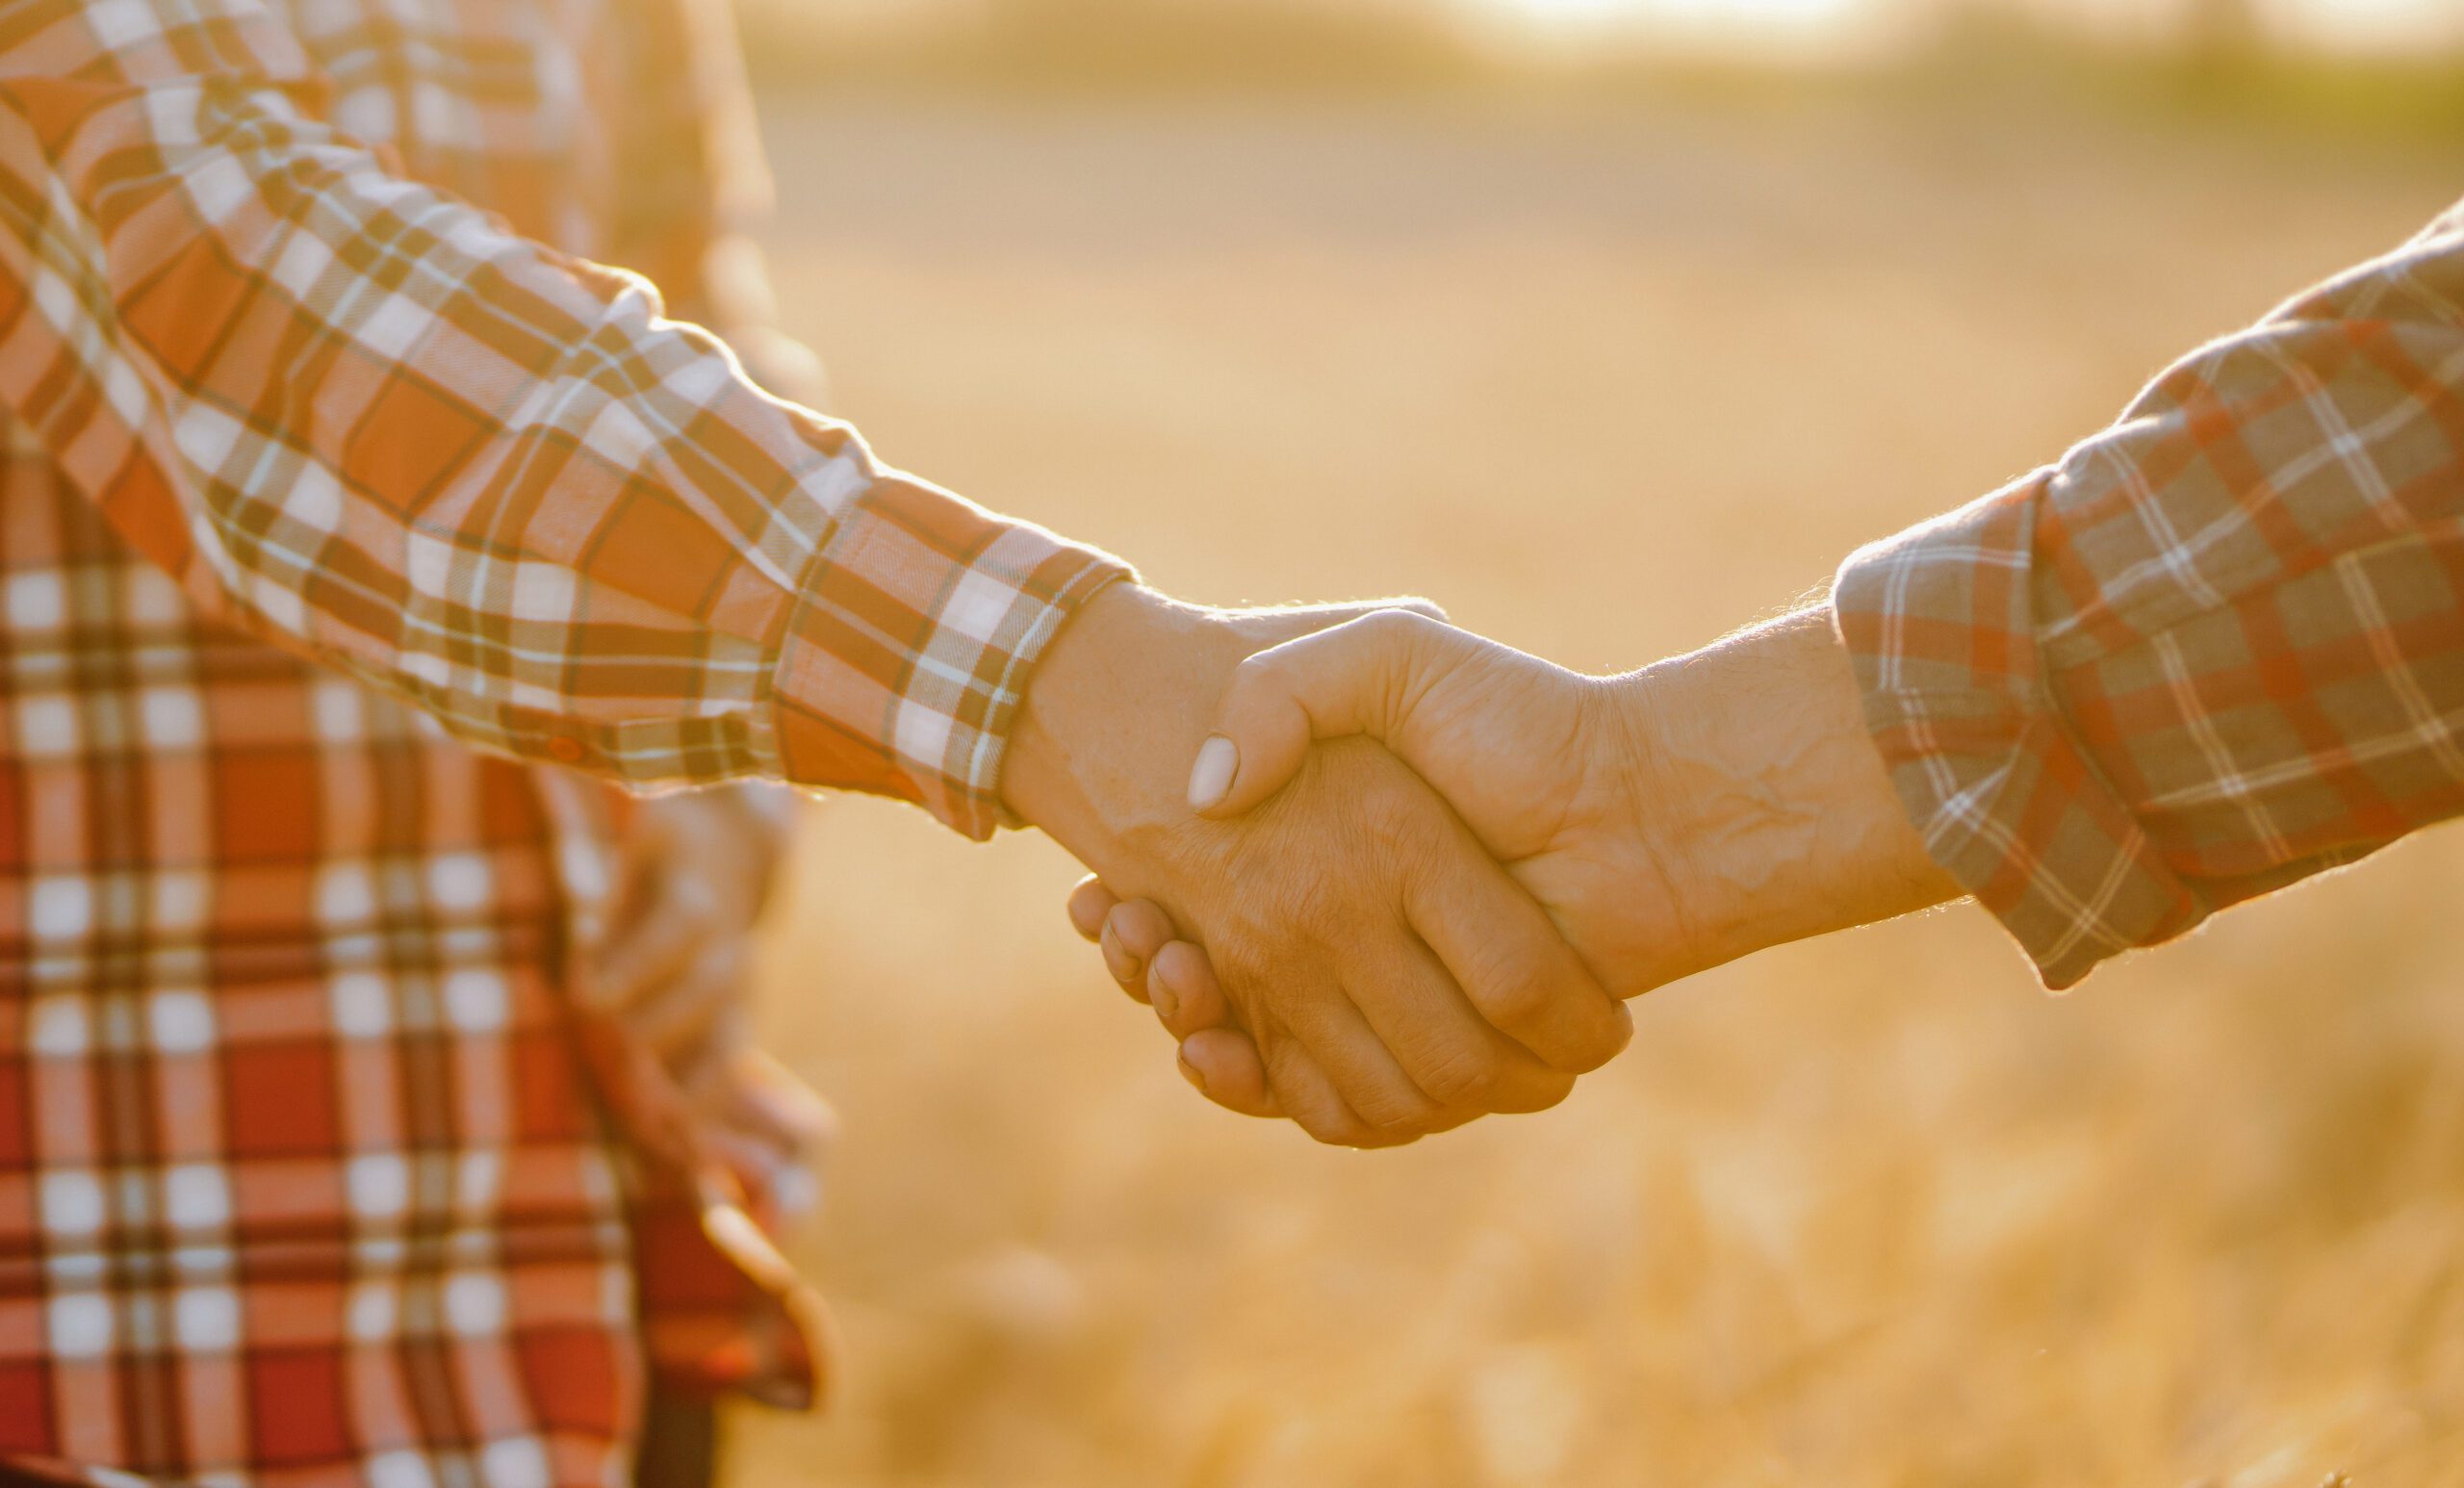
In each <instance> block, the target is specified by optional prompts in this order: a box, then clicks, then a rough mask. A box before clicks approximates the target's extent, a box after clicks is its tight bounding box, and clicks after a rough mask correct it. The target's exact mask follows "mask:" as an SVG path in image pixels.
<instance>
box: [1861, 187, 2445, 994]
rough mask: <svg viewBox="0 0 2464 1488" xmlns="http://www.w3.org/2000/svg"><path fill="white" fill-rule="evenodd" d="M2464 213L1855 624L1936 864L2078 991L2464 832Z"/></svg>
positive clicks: (2302, 303)
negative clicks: (2199, 934) (2161, 951)
mask: <svg viewBox="0 0 2464 1488" xmlns="http://www.w3.org/2000/svg"><path fill="white" fill-rule="evenodd" d="M2460 393H2464V215H2459V214H2457V213H2451V214H2450V215H2449V216H2447V217H2445V218H2441V219H2440V220H2439V221H2438V222H2437V223H2435V224H2433V226H2432V227H2431V229H2430V230H2429V231H2427V232H2425V233H2424V234H2423V235H2422V236H2420V237H2418V238H2416V239H2415V240H2413V242H2411V243H2410V244H2406V245H2405V246H2404V247H2402V248H2400V249H2399V250H2397V251H2396V252H2394V253H2391V254H2389V255H2387V256H2385V257H2383V258H2380V259H2377V260H2375V261H2373V262H2371V263H2368V264H2365V265H2362V266H2361V267H2359V268H2357V269H2352V270H2350V271H2349V272H2347V273H2345V274H2342V275H2340V276H2338V277H2337V278H2335V279H2332V280H2330V281H2328V282H2327V283H2325V284H2323V285H2321V286H2319V287H2318V288H2316V289H2313V290H2311V291H2309V292H2307V293H2305V294H2303V295H2300V296H2299V297H2297V298H2296V299H2295V300H2293V301H2292V302H2290V303H2288V304H2286V305H2285V306H2283V307H2282V308H2280V309H2278V310H2277V311H2275V312H2274V313H2273V314H2271V315H2270V316H2269V317H2268V318H2267V319H2265V320H2264V321H2260V322H2259V323H2258V324H2256V325H2255V326H2252V327H2251V328H2250V329H2248V330H2246V331H2244V332H2242V333H2241V334H2239V335H2236V336H2232V337H2229V338H2227V339H2225V340H2223V341H2220V342H2218V343H2215V344H2214V345H2212V346H2207V347H2205V348H2203V349H2201V350H2199V351H2197V352H2195V353H2194V354H2193V355H2191V356H2190V357H2188V358H2186V359H2185V360H2183V361H2182V362H2180V363H2178V364H2177V365H2175V366H2174V367H2173V368H2171V369H2170V370H2169V371H2168V372H2166V373H2165V374H2164V375H2163V376H2162V377H2161V378H2159V379H2158V381H2157V382H2156V383H2155V384H2154V385H2153V386H2152V387H2150V388H2149V389H2148V390H2147V391H2146V392H2145V393H2144V394H2143V395H2142V396H2141V397H2140V398H2139V399H2138V401H2137V402H2136V403H2135V404H2133V405H2132V407H2131V408H2130V409H2129V410H2128V411H2127V412H2126V413H2125V414H2124V415H2123V416H2122V418H2121V420H2120V422H2119V423H2116V424H2114V425H2113V426H2112V427H2111V428H2109V429H2106V430H2105V431H2104V432H2102V433H2100V434H2098V435H2096V436H2095V437H2093V438H2092V439H2090V440H2088V441H2086V442H2085V443H2083V444H2081V445H2079V446H2078V447H2076V448H2075V449H2071V450H2070V451H2069V452H2068V453H2067V454H2066V455H2065V456H2064V457H2063V458H2062V460H2061V461H2060V463H2058V464H2056V465H2053V466H2050V467H2048V468H2046V469H2043V470H2040V471H2038V472H2036V473H2035V474H2033V475H2028V476H2026V477H2025V478H2023V479H2021V480H2019V481H2017V482H2016V483H2015V484H2013V485H2011V486H2009V487H2008V488H2006V489H2004V490H2002V491H2000V492H1997V493H1995V494H1993V495H1991V496H1989V497H1986V498H1985V499H1983V500H1979V501H1977V502H1975V503H1974V504H1972V505H1970V506H1967V507H1965V508H1963V509H1962V510H1959V511H1955V512H1952V513H1950V514H1949V515H1947V516H1945V517H1943V518H1941V519H1939V520H1938V521H1935V522H1931V523H1928V524H1925V525H1923V526H1918V527H1916V528H1914V529H1912V530H1911V531H1908V532H1904V533H1902V534H1900V535H1899V536H1897V537H1894V538H1891V539H1889V540H1887V541H1886V542H1882V543H1879V544H1876V545H1874V546H1872V547H1869V548H1866V549H1864V550H1863V551H1861V552H1858V553H1857V554H1855V555H1854V556H1852V557H1851V558H1850V559H1849V561H1848V563H1847V565H1846V566H1845V567H1844V568H1843V569H1842V570H1841V572H1840V575H1839V579H1838V583H1837V585H1836V587H1835V592H1834V601H1833V603H1834V608H1835V616H1836V620H1837V624H1838V627H1839V631H1840V634H1841V637H1842V639H1843V640H1844V641H1845V642H1846V644H1847V646H1848V648H1849V650H1850V652H1851V654H1853V656H1854V659H1855V665H1856V669H1857V673H1858V678H1859V680H1860V683H1861V686H1862V688H1863V692H1864V702H1865V714H1866V720H1867V723H1868V725H1869V727H1870V729H1871V731H1872V733H1873V737H1874V739H1875V742H1876V743H1877V744H1878V745H1879V746H1880V747H1881V750H1882V753H1883V756H1884V757H1885V760H1886V763H1887V764H1888V766H1889V769H1890V772H1891V775H1892V778H1893V780H1894V782H1896V784H1897V786H1898V789H1899V792H1900V794H1901V796H1902V797H1903V799H1904V800H1905V802H1906V804H1907V806H1908V808H1909V811H1910V813H1911V814H1912V818H1913V819H1914V821H1915V822H1916V824H1917V826H1918V827H1919V829H1920V830H1921V831H1922V832H1923V834H1924V837H1925V840H1926V843H1927V845H1928V847H1929V848H1930V849H1931V851H1932V852H1933V854H1934V856H1935V858H1936V859H1938V861H1939V862H1940V863H1941V864H1942V866H1943V867H1944V868H1945V869H1946V870H1948V871H1949V872H1950V873H1951V874H1953V875H1954V876H1955V877H1957V878H1958V879H1959V880H1960V881H1961V883H1963V885H1965V886H1966V887H1967V888H1968V889H1969V890H1970V891H1971V892H1972V893H1973V894H1975V896H1976V897H1977V898H1978V900H1980V901H1981V902H1982V903H1983V904H1984V905H1985V906H1986V907H1987V908H1988V909H1989V910H1990V911H1993V913H1994V914H1996V915H1997V916H1999V917H2000V918H2001V920H2002V921H2003V923H2004V924H2005V925H2006V926H2008V927H2009V929H2010V930H2011V932H2012V934H2013V935H2014V936H2016V937H2017V939H2018V940H2019V942H2020V944H2021V945H2022V946H2024V947H2025V948H2026V950H2027V952H2028V954H2029V956H2030V957H2031V958H2032V959H2034V961H2035V962H2037V964H2038V966H2039V968H2040V971H2041V973H2042V975H2043V977H2044V979H2045V981H2046V983H2047V985H2049V986H2052V987H2056V988H2060V987H2066V986H2069V985H2070V984H2072V983H2074V982H2076V981H2078V980H2079V979H2080V978H2081V977H2082V976H2084V975H2086V974H2087V972H2088V970H2089V969H2090V968H2091V967H2092V966H2093V965H2094V964H2096V963H2097V962H2099V961H2101V960H2103V959H2105V958H2107V957H2110V956H2113V955H2115V954H2116V953H2117V952H2120V951H2123V950H2126V949H2129V948H2131V947H2135V946H2142V945H2149V944H2153V943H2155V942H2157V941H2160V940H2164V939H2167V938H2169V937H2171V936H2177V935H2180V934H2182V933H2184V932H2185V931H2188V930H2190V929H2191V928H2192V927H2194V926H2195V925H2197V924H2198V923H2199V922H2200V921H2201V920H2203V919H2204V918H2206V917H2207V916H2208V915H2209V914H2211V913H2213V912H2214V911H2216V910H2218V909H2220V908H2222V907H2223V906H2226V905H2229V904H2232V903H2234V902H2236V901H2238V900H2242V899H2246V898H2248V897H2250V896H2252V895H2254V894H2258V893H2262V892H2265V891H2267V890H2269V889H2271V888H2275V887H2278V886H2281V885H2286V884H2289V883H2292V882H2294V881H2295V880H2297V879H2300V878H2303V877H2305V876H2307V875H2309V874H2313V873H2316V872H2319V871H2320V870H2322V869H2323V868H2327V867H2331V866H2334V865H2336V864H2339V863H2345V862H2349V861H2351V860H2352V859H2357V858H2359V857H2361V856H2363V855H2364V854H2367V853H2369V852H2371V851H2373V850H2374V849H2375V848H2378V847H2380V846H2383V845H2384V844H2386V843H2388V842H2390V841H2393V840H2394V839H2396V838H2397V837H2399V836H2401V835H2403V834H2406V833H2408V832H2410V831H2412V830H2414V829H2416V828H2418V827H2421V826H2424V825H2425V824H2427V823H2430V822H2434V821H2438V820H2440V819H2442V818H2444V817H2447V816H2451V815H2453V814H2455V813H2456V812H2457V811H2458V810H2459V809H2464V463H2459V457H2464V396H2459V394H2460Z"/></svg>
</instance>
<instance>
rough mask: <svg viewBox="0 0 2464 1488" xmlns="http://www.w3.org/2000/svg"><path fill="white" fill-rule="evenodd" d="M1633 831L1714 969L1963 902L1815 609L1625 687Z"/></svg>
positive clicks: (1821, 612)
mask: <svg viewBox="0 0 2464 1488" xmlns="http://www.w3.org/2000/svg"><path fill="white" fill-rule="evenodd" d="M1612 686H1613V689H1614V691H1615V693H1616V694H1617V696H1618V697H1619V698H1620V700H1621V704H1622V706H1624V708H1625V709H1626V710H1627V712H1628V715H1629V718H1630V736H1631V737H1633V738H1634V739H1636V740H1637V749H1636V751H1635V766H1634V768H1635V770H1636V772H1637V774H1636V779H1635V781H1634V783H1633V787H1632V788H1633V790H1634V792H1635V795H1636V812H1637V821H1638V822H1639V824H1640V828H1641V830H1642V831H1644V832H1646V833H1648V834H1650V835H1651V836H1652V838H1653V839H1654V840H1655V843H1656V844H1657V846H1656V848H1655V852H1654V855H1653V857H1654V859H1655V861H1656V862H1657V863H1658V864H1659V865H1660V870H1661V871H1662V872H1663V873H1665V874H1666V875H1667V876H1668V877H1669V878H1670V880H1671V883H1670V884H1669V885H1668V886H1669V889H1670V891H1671V893H1672V894H1673V895H1674V896H1675V898H1676V899H1677V901H1678V902H1679V903H1680V904H1681V906H1682V915H1683V919H1684V923H1685V924H1686V926H1687V929H1688V931H1689V939H1690V942H1691V943H1690V945H1689V947H1688V951H1687V954H1688V956H1689V959H1691V960H1694V961H1696V962H1699V964H1700V965H1702V966H1709V965H1716V964H1719V963H1720V962H1727V961H1732V960H1734V959H1735V958H1737V957H1739V956H1743V955H1746V954H1749V953H1750V952H1753V951H1756V950H1759V949H1761V948H1763V947H1765V946H1771V945H1777V944H1780V943H1782V942H1784V941H1788V940H1798V939H1803V938H1805V937H1807V936H1817V935H1822V934H1825V933H1827V932H1830V931H1834V930H1841V929H1845V928H1847V927H1849V926H1852V925H1861V924H1865V923H1868V922H1870V921H1874V920H1880V919H1887V918H1889V917H1891V916H1893V915H1897V914H1905V913H1908V912H1909V911H1914V910H1921V909H1924V908H1926V907H1928V906H1931V905H1936V904H1940V903H1942V902H1943V901H1945V900H1947V899H1951V898H1954V897H1957V896H1958V895H1959V893H1960V892H1961V889H1960V887H1959V885H1958V884H1957V883H1956V882H1955V881H1953V880H1952V879H1951V877H1950V876H1949V875H1948V874H1946V873H1944V872H1943V871H1942V870H1941V869H1940V868H1939V867H1938V866H1937V865H1936V864H1935V862H1934V860H1933V859H1932V858H1930V857H1929V856H1928V855H1927V853H1926V850H1925V844H1924V842H1923V841H1922V840H1921V839H1920V838H1919V836H1918V835H1917V833H1916V831H1915V829H1914V828H1913V827H1912V825H1911V824H1910V821H1909V818H1908V814H1907V811H1906V810H1905V808H1903V807H1902V805H1901V803H1900V800H1899V797H1898V795H1897V793H1896V792H1895V791H1894V790H1893V788H1892V786H1891V782H1890V780H1889V777H1888V775H1887V774H1886V772H1885V770H1884V768H1883V762H1882V758H1881V756H1880V755H1879V754H1878V753H1877V752H1876V750H1875V748H1874V744H1873V741H1872V739H1871V738H1870V736H1869V735H1868V733H1867V731H1866V728H1865V723H1864V717H1863V710H1862V704H1861V698H1860V695H1859V691H1858V687H1857V681H1856V678H1855V676H1854V674H1853V673H1852V671H1851V669H1850V666H1849V658H1848V654H1847V652H1846V650H1845V648H1844V647H1842V646H1841V644H1840V642H1839V638H1838V635H1837V633H1836V632H1835V630H1834V629H1833V627H1832V622H1831V617H1830V614H1829V612H1828V610H1825V609H1808V610H1803V611H1800V612H1798V613H1796V614H1792V615H1789V616H1787V617H1786V618H1784V619H1782V620H1778V621H1774V622H1772V623H1771V624H1768V625H1764V626H1759V627H1757V628H1756V629H1751V630H1747V631H1744V632H1742V633H1740V634H1737V635H1734V636H1732V637H1729V638H1728V639H1726V640H1723V641H1720V642H1718V643H1717V644H1715V645H1712V646H1708V647H1706V648H1704V649H1703V650H1701V651H1698V652H1694V653H1691V654H1686V655H1682V656H1678V657H1674V658H1672V659H1670V660H1667V661H1663V662H1659V663H1657V664H1655V665H1653V666H1650V667H1646V668H1644V669H1643V670H1641V671H1639V672H1635V673H1632V674H1630V675H1629V676H1627V677H1624V678H1620V679H1618V680H1616V681H1615V682H1614V683H1613V684H1612Z"/></svg>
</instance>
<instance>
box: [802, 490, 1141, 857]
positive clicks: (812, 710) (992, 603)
mask: <svg viewBox="0 0 2464 1488" xmlns="http://www.w3.org/2000/svg"><path fill="white" fill-rule="evenodd" d="M1135 577H1136V575H1135V573H1134V572H1133V571H1132V570H1131V569H1130V567H1129V565H1127V564H1126V563H1123V562H1122V561H1120V560H1119V559H1118V558H1116V557H1113V556H1112V555H1111V554H1109V553H1105V552H1099V551H1097V550H1095V549H1091V548H1086V547H1081V546H1079V545H1077V544H1074V543H1070V542H1066V541H1064V540H1063V539H1061V538H1059V537H1056V536H1054V535H1053V534H1052V533H1050V532H1047V531H1045V530H1044V529H1042V528H1041V527H1039V526H1033V525H1032V524H1028V523H1023V522H1015V521H1011V520H1008V519H1005V518H1000V517H995V516H993V515H992V514H990V513H989V512H987V511H985V510H983V509H982V508H981V507H978V506H976V505H974V504H973V503H971V502H969V501H966V500H962V499H961V498H959V497H956V496H953V495H951V494H950V493H948V492H946V491H943V490H940V489H938V488H937V487H935V486H933V485H930V484H928V483H926V482H924V481H921V480H918V479H915V478H914V477H912V476H909V475H898V474H894V473H884V474H883V475H880V476H879V477H878V478H876V479H874V480H873V481H872V482H871V484H870V485H869V486H868V487H867V488H866V489H865V490H864V491H863V492H862V494H861V495H860V496H858V497H856V498H854V499H852V500H849V501H848V503H847V505H846V507H845V509H844V510H843V511H841V512H840V513H839V514H838V516H837V519H836V521H835V523H834V527H833V532H832V537H831V541H830V542H829V544H828V545H827V547H826V548H825V549H824V551H823V552H821V553H820V554H819V555H817V557H816V558H815V560H814V561H813V562H812V563H811V564H810V565H809V567H808V569H807V571H806V573H805V575H804V577H803V580H802V582H801V583H800V585H799V587H798V596H797V601H796V603H795V606H794V609H793V611H792V613H791V614H790V616H789V618H788V621H787V625H786V633H785V638H784V641H783V646H782V649H781V653H780V656H779V661H778V666H777V669H776V671H775V672H774V674H773V679H774V697H773V704H774V708H773V713H774V718H775V748H776V750H777V761H776V773H777V774H778V775H779V776H781V777H782V778H783V779H784V780H786V781H787V782H790V783H792V784H800V785H809V786H820V785H831V786H837V787H845V788H853V789H859V790H869V791H873V792H876V793H878V794H882V795H887V796H893V797H897V798H898V799H901V800H905V801H911V802H914V803H915V804H917V805H919V806H921V807H923V808H925V809H927V810H929V811H931V812H932V813H933V814H934V815H936V816H937V817H939V818H940V819H941V820H942V821H943V822H944V823H946V824H947V825H948V826H950V827H951V828H953V829H954V830H956V831H958V832H960V833H962V834H965V835H966V836H968V837H971V838H974V839H976V840H978V841H981V840H983V839H985V838H987V837H989V836H990V835H991V834H992V833H993V831H994V829H995V828H996V827H1001V826H1013V825H1015V823H1014V822H1013V821H1012V820H1010V819H1009V817H1008V814H1007V812H1006V810H1005V809H1004V808H1002V806H1001V804H1000V796H999V792H998V790H997V786H998V784H999V782H1000V779H1001V761H1002V757H1003V756H1004V754H1005V753H1006V752H1007V750H1008V747H1009V741H1010V731H1011V730H1012V728H1013V727H1014V726H1015V724H1016V722H1017V717H1018V707H1019V704H1020V701H1021V700H1022V699H1023V698H1024V697H1025V695H1026V687H1027V680H1028V678H1029V677H1030V676H1031V675H1032V674H1033V672H1034V670H1035V666H1036V663H1037V662H1038V661H1039V660H1040V659H1041V658H1042V655H1043V653H1044V649H1045V648H1046V647H1047V646H1049V645H1051V643H1052V639H1053V637H1054V636H1055V635H1057V634H1058V633H1060V630H1061V628H1062V626H1063V624H1064V623H1065V622H1066V621H1067V620H1068V618H1069V617H1070V616H1071V615H1072V614H1074V613H1075V612H1076V611H1077V609H1078V608H1079V607H1080V606H1081V605H1083V604H1085V603H1087V601H1088V600H1089V599H1091V598H1092V597H1093V596H1094V595H1095V593H1096V592H1097V591H1099V590H1101V589H1102V588H1103V587H1104V586H1105V585H1106V584H1109V583H1111V582H1113V581H1114V580H1116V579H1121V578H1135Z"/></svg>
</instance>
